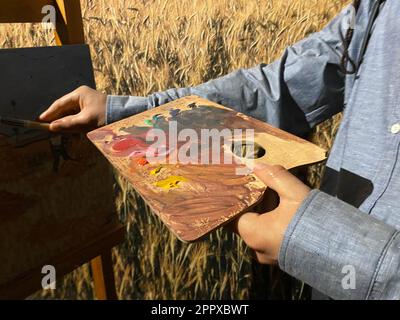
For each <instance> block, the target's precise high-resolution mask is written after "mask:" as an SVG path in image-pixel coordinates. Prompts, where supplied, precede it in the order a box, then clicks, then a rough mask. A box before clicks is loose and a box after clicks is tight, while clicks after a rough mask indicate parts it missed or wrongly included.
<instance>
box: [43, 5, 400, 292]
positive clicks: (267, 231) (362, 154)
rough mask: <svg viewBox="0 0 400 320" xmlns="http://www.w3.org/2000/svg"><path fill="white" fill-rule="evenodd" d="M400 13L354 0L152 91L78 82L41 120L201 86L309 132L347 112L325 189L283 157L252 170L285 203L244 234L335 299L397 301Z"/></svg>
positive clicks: (226, 101) (200, 90) (80, 126)
mask: <svg viewBox="0 0 400 320" xmlns="http://www.w3.org/2000/svg"><path fill="white" fill-rule="evenodd" d="M355 10H356V12H355ZM353 16H354V17H355V24H354V30H353V28H352V23H351V22H352V21H353V20H352V17H353ZM399 16H400V2H399V1H397V0H386V1H382V0H360V1H355V2H354V4H352V5H349V6H347V7H346V8H344V9H343V11H342V12H341V13H339V14H338V15H337V16H336V17H335V18H334V19H333V20H332V21H331V22H330V23H329V24H328V25H327V26H326V27H325V28H324V29H323V30H322V31H319V32H317V33H314V34H312V35H310V36H308V37H307V38H306V39H304V40H302V41H300V42H298V43H296V44H294V45H292V46H289V47H288V48H287V49H286V50H285V52H284V53H283V55H282V57H281V58H280V59H279V60H277V61H275V62H273V63H272V64H269V65H266V64H260V65H258V66H255V67H253V68H250V69H240V70H237V71H235V72H232V73H230V74H228V75H226V76H223V77H221V78H218V79H215V80H211V81H209V82H207V83H204V84H201V85H199V86H196V87H191V88H179V89H169V90H167V91H165V92H158V93H154V94H152V95H150V96H148V97H130V96H106V95H104V94H102V93H99V92H97V91H94V90H92V89H90V88H87V87H81V88H79V89H77V90H76V91H74V92H72V93H70V94H68V95H66V96H64V97H62V98H60V99H59V100H57V101H55V102H54V104H53V105H51V106H50V107H49V109H48V110H47V111H45V112H44V113H43V114H42V115H41V117H40V119H41V120H42V121H48V122H51V130H53V131H63V130H66V131H67V130H85V129H86V130H87V129H90V128H94V127H97V126H101V125H104V124H105V123H111V122H114V121H117V120H119V119H121V118H124V117H127V116H130V115H133V114H137V113H139V112H142V111H145V110H147V109H149V108H153V107H156V106H159V105H161V104H164V103H167V102H169V101H172V100H174V99H177V98H180V97H183V96H186V95H198V96H201V97H204V98H207V99H209V100H212V101H215V102H217V103H220V104H223V105H226V106H230V107H232V108H234V109H235V110H238V111H240V112H242V113H245V114H247V115H250V116H253V117H255V118H258V119H261V120H263V121H266V122H268V123H270V124H272V125H274V126H276V127H279V128H282V129H284V130H287V131H289V132H291V133H294V134H296V135H299V136H302V135H304V134H306V133H307V132H309V131H310V130H311V129H312V128H313V127H315V126H316V125H317V124H319V123H321V122H322V121H324V120H326V119H328V118H330V117H332V116H333V115H335V114H337V113H339V112H342V111H343V119H342V122H341V125H340V128H339V130H338V133H337V136H336V138H335V142H334V145H333V147H332V150H331V151H330V155H329V158H328V160H327V164H326V172H325V175H324V179H323V182H322V186H321V189H320V190H310V189H309V188H308V187H307V186H306V185H305V184H303V183H302V182H301V181H300V180H298V179H297V178H296V177H294V176H293V175H291V174H290V173H289V172H288V171H286V170H284V169H283V168H282V167H279V166H263V167H261V168H256V169H255V170H256V174H257V175H258V176H259V177H260V178H261V179H262V180H263V181H264V182H265V183H266V184H267V185H268V186H269V187H270V188H272V189H274V190H275V191H276V192H277V193H278V195H279V197H280V202H279V206H278V207H277V208H276V209H274V210H273V211H272V212H269V213H265V214H257V213H246V214H244V215H242V216H241V217H240V218H239V219H238V220H237V222H236V227H237V231H238V233H239V234H240V236H241V237H242V238H243V239H244V241H245V242H246V243H247V244H248V246H250V247H251V248H252V249H254V250H255V252H256V254H257V257H258V259H259V260H260V262H263V263H273V262H278V263H279V266H280V268H281V269H283V270H284V271H285V272H287V273H289V274H290V275H292V276H294V277H296V278H298V279H300V280H302V281H304V282H305V283H307V284H309V285H310V286H312V287H313V288H315V289H316V290H317V292H321V293H323V294H324V295H327V296H329V297H330V298H333V299H399V298H400V269H399V266H400V231H399V230H400V201H399V198H398V197H399V191H400V160H399V157H400V155H399V147H400V90H399V89H400V24H399V23H398V19H399Z"/></svg>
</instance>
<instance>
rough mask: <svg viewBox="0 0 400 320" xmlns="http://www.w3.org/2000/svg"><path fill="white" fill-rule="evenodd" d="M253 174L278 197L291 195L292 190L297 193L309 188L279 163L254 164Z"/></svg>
mask: <svg viewBox="0 0 400 320" xmlns="http://www.w3.org/2000/svg"><path fill="white" fill-rule="evenodd" d="M254 174H255V175H256V176H257V178H258V179H260V180H261V181H262V182H263V183H264V184H265V185H266V186H267V187H269V188H271V189H273V190H275V191H276V192H277V193H278V195H279V196H280V197H282V196H288V195H292V194H293V190H296V192H299V193H301V192H302V191H305V192H307V191H308V190H309V188H308V187H307V186H306V185H305V184H304V183H303V182H302V181H301V180H299V179H298V178H297V177H296V176H294V175H293V174H291V173H290V172H289V171H288V170H286V169H285V168H284V167H282V166H279V165H268V164H264V163H262V164H256V165H255V167H254ZM303 189H304V190H303Z"/></svg>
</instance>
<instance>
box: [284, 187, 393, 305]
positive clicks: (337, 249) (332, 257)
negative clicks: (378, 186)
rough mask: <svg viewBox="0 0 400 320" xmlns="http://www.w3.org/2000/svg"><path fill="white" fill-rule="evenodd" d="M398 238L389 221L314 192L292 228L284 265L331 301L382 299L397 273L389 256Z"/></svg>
mask: <svg viewBox="0 0 400 320" xmlns="http://www.w3.org/2000/svg"><path fill="white" fill-rule="evenodd" d="M395 236H396V230H395V229H394V228H392V227H390V226H388V225H387V224H385V223H384V222H382V221H379V220H377V219H375V218H373V217H371V216H369V215H367V214H365V213H363V212H361V211H360V210H358V209H357V208H355V207H353V206H351V205H349V204H347V203H345V202H343V201H341V200H339V199H337V198H335V197H332V196H330V195H328V194H326V193H323V192H321V191H318V190H313V191H311V193H310V194H309V196H308V197H307V198H306V199H305V201H304V202H303V203H302V205H301V206H300V208H299V210H298V211H297V213H296V214H295V217H294V218H293V219H292V221H291V223H290V224H289V227H288V229H287V231H286V233H285V236H284V240H283V242H282V246H281V249H280V253H279V259H278V260H279V265H280V267H281V268H282V269H283V270H284V271H285V272H287V273H289V274H290V275H292V276H294V277H296V278H298V279H300V280H302V281H304V282H306V283H307V284H309V285H310V286H312V287H313V288H315V289H317V290H318V291H320V292H322V293H324V294H326V295H328V296H330V297H331V298H334V299H371V298H377V297H379V294H377V293H376V292H374V290H376V289H377V288H383V287H382V283H384V284H385V283H386V279H387V278H388V275H389V272H390V270H386V269H390V268H393V267H392V266H391V265H390V263H391V262H390V263H389V262H388V261H387V262H386V264H385V260H388V259H392V260H393V257H394V256H393V255H392V256H391V257H390V258H388V257H387V256H386V255H387V252H388V250H389V249H390V248H391V247H392V243H393V238H394V237H395ZM396 259H397V257H396ZM396 261H397V260H396ZM379 282H380V283H381V284H379ZM384 290H386V289H382V290H381V293H383V291H384Z"/></svg>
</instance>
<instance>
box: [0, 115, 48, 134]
mask: <svg viewBox="0 0 400 320" xmlns="http://www.w3.org/2000/svg"><path fill="white" fill-rule="evenodd" d="M0 124H5V125H8V126H12V127H22V128H29V129H37V130H44V131H50V124H49V123H43V122H37V121H30V120H24V119H13V118H7V117H0Z"/></svg>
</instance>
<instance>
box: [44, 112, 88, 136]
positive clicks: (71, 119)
mask: <svg viewBox="0 0 400 320" xmlns="http://www.w3.org/2000/svg"><path fill="white" fill-rule="evenodd" d="M86 129H90V128H89V124H88V121H87V120H86V118H85V116H84V115H82V114H77V115H72V116H66V117H64V118H61V119H58V120H56V121H53V122H52V123H50V131H53V132H80V131H83V130H86Z"/></svg>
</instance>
